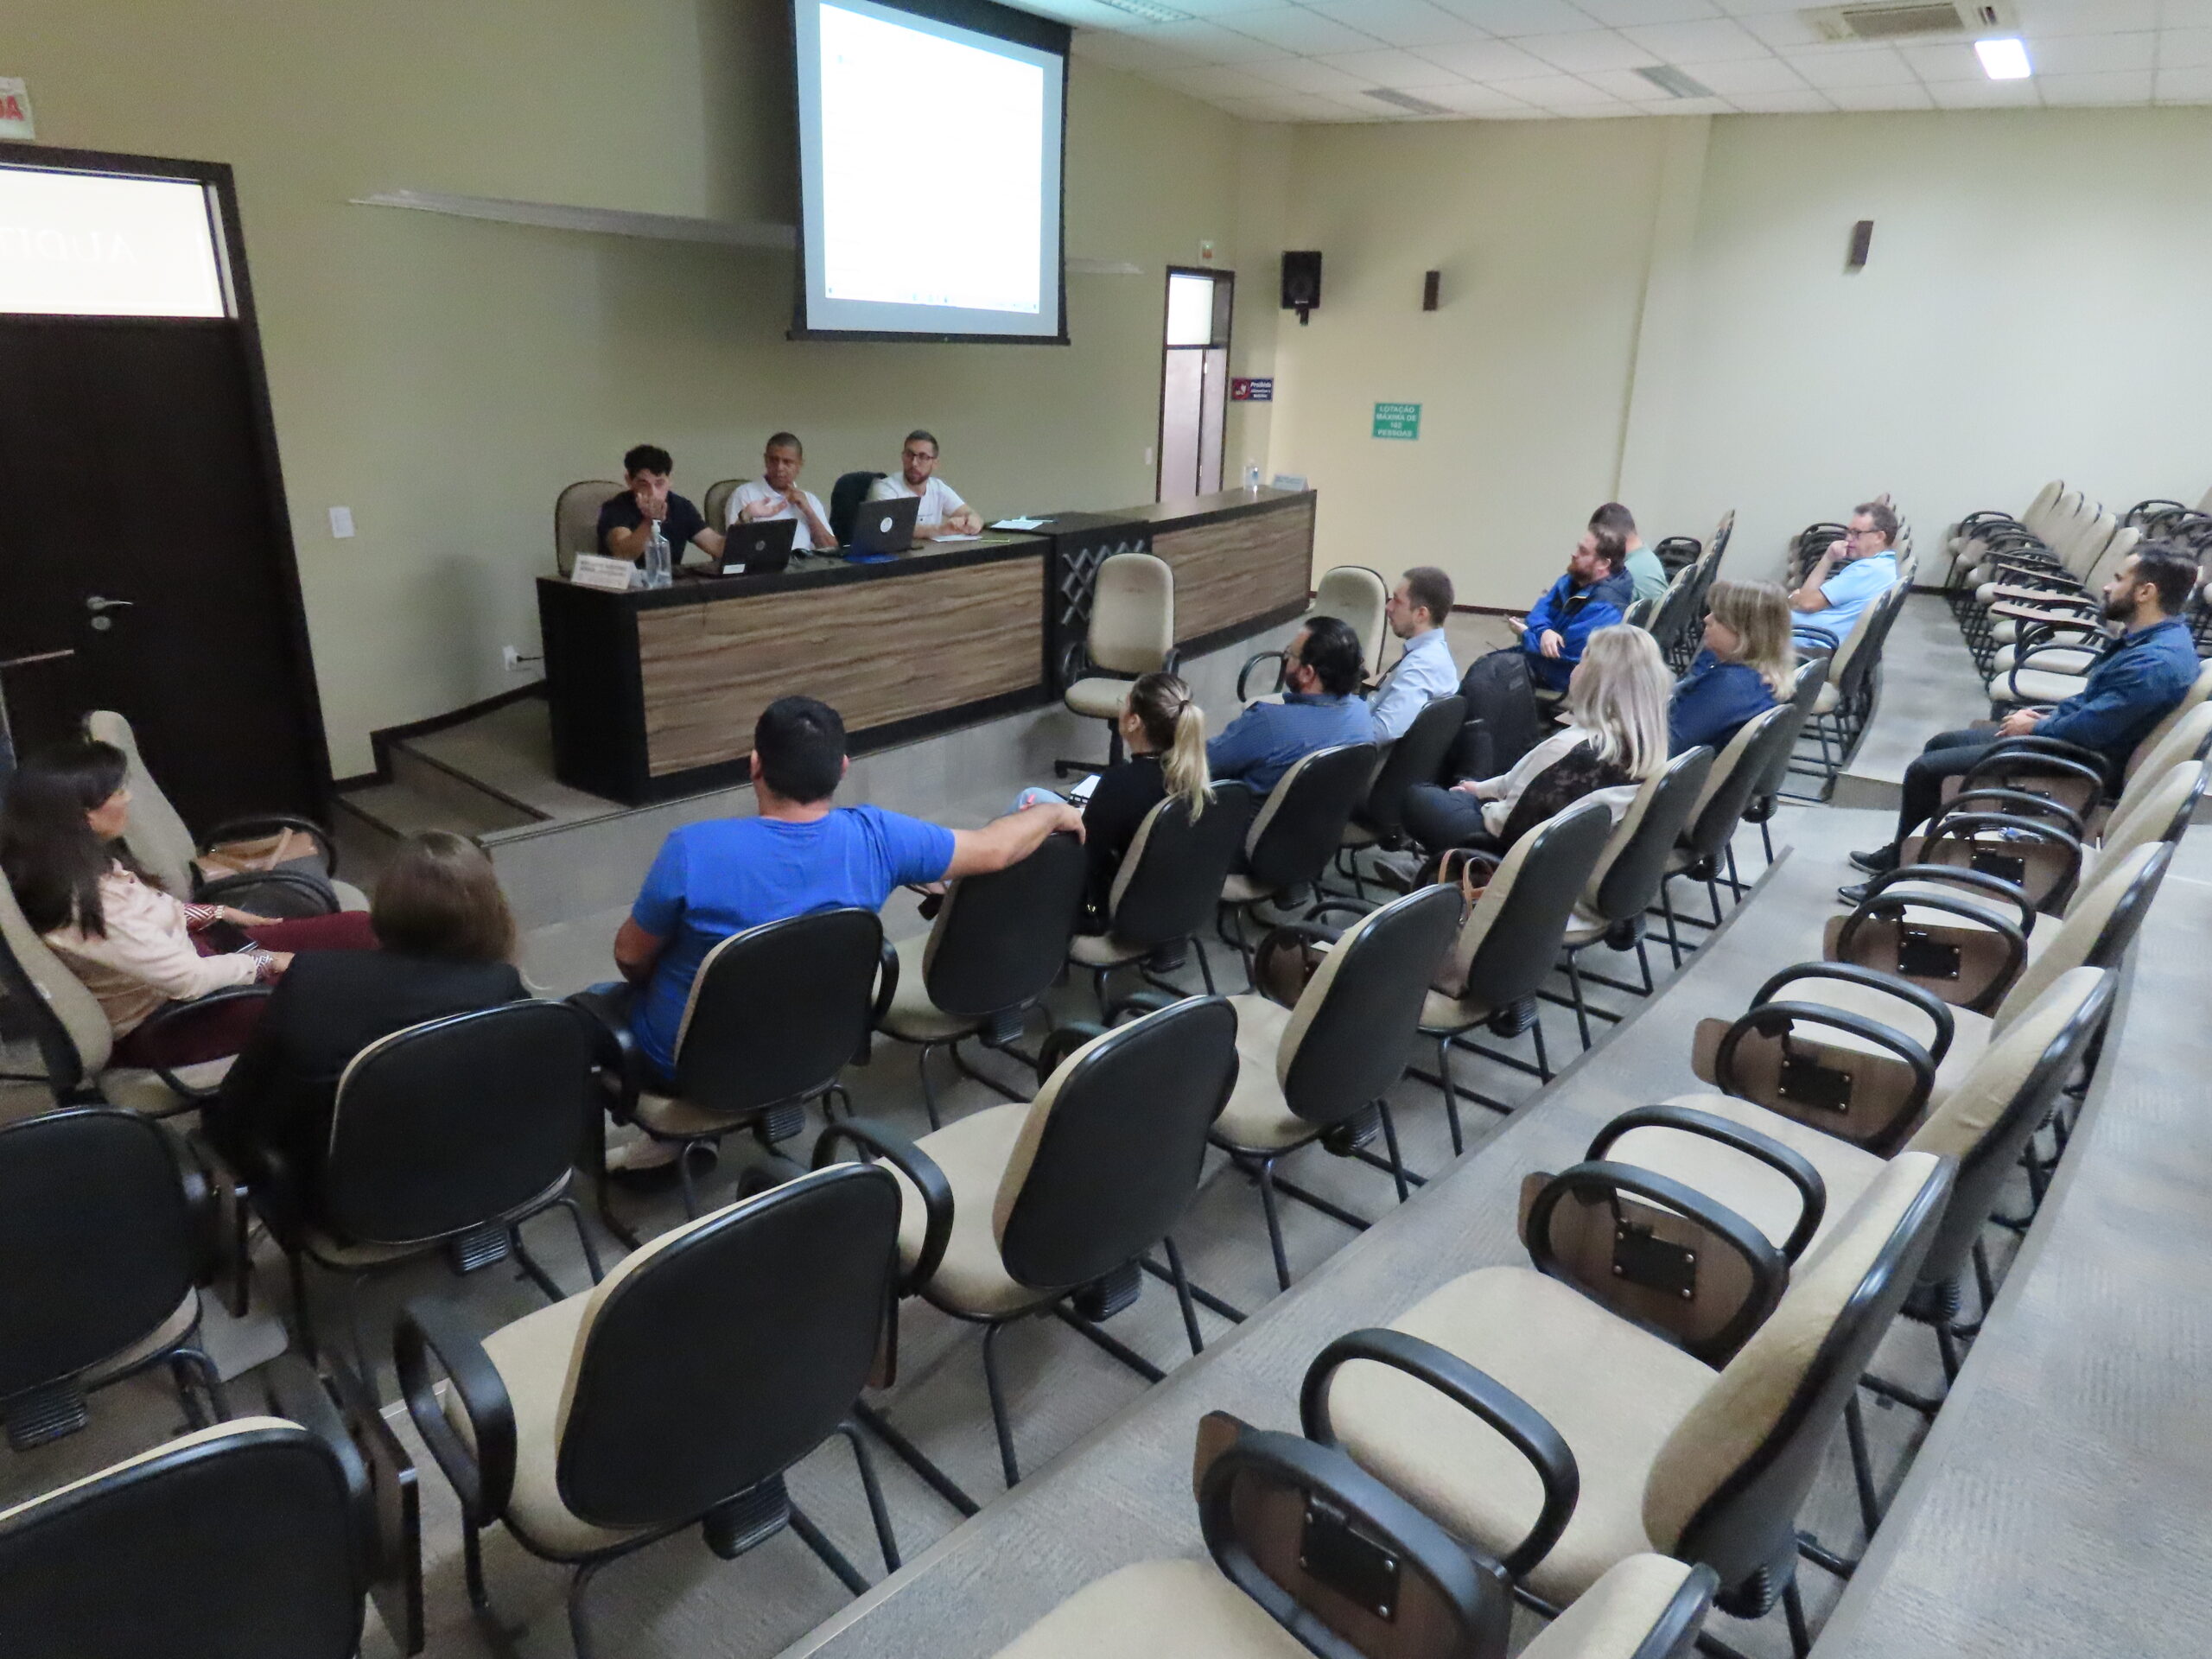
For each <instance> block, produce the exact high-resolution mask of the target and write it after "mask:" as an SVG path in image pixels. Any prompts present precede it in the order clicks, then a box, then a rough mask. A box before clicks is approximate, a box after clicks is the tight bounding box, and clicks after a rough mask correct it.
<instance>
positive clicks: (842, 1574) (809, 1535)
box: [791, 1503, 868, 1596]
mask: <svg viewBox="0 0 2212 1659" xmlns="http://www.w3.org/2000/svg"><path fill="white" fill-rule="evenodd" d="M791 1530H792V1531H793V1532H795V1533H797V1534H798V1535H799V1541H800V1542H802V1543H804V1545H805V1546H806V1547H807V1548H809V1549H810V1550H812V1551H813V1552H814V1553H815V1554H816V1555H817V1557H818V1558H819V1559H820V1560H821V1562H822V1565H823V1566H824V1567H828V1568H829V1570H830V1571H831V1572H832V1573H836V1575H837V1582H838V1583H840V1584H842V1585H843V1586H845V1588H846V1589H848V1590H849V1591H851V1592H853V1593H854V1594H855V1595H856V1596H864V1595H866V1594H867V1593H868V1580H866V1579H865V1578H863V1577H861V1570H860V1568H858V1567H855V1566H854V1565H853V1564H852V1562H850V1561H849V1560H846V1559H845V1552H844V1551H843V1550H842V1549H840V1548H837V1546H836V1545H835V1544H833V1543H831V1542H830V1541H829V1536H828V1535H826V1534H825V1533H823V1530H822V1529H821V1528H819V1527H817V1526H816V1525H815V1524H814V1522H813V1520H812V1519H811V1518H810V1516H808V1515H807V1513H806V1511H805V1510H802V1509H800V1508H799V1506H798V1504H796V1503H794V1504H792V1505H791Z"/></svg>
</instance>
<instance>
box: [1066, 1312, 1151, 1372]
mask: <svg viewBox="0 0 2212 1659" xmlns="http://www.w3.org/2000/svg"><path fill="white" fill-rule="evenodd" d="M1051 1311H1052V1317H1053V1318H1054V1319H1058V1321H1059V1322H1060V1323H1061V1324H1062V1325H1065V1326H1067V1327H1068V1329H1069V1330H1071V1331H1072V1332H1075V1333H1076V1334H1077V1336H1080V1337H1082V1338H1084V1339H1085V1340H1086V1341H1088V1342H1089V1343H1090V1344H1091V1346H1093V1347H1094V1348H1097V1349H1100V1350H1102V1351H1104V1352H1105V1353H1106V1354H1107V1355H1108V1356H1109V1357H1112V1358H1114V1359H1117V1360H1119V1361H1121V1363H1122V1364H1124V1365H1126V1366H1128V1368H1129V1370H1133V1371H1135V1373H1136V1374H1137V1375H1138V1376H1141V1377H1142V1378H1144V1380H1145V1381H1146V1382H1147V1383H1157V1382H1159V1381H1160V1380H1161V1379H1162V1378H1163V1377H1165V1376H1166V1375H1167V1373H1166V1372H1165V1371H1163V1370H1160V1367H1159V1366H1157V1365H1155V1364H1154V1363H1152V1362H1151V1361H1150V1360H1148V1359H1147V1358H1146V1357H1144V1356H1143V1355H1142V1354H1141V1353H1139V1352H1137V1351H1136V1350H1135V1349H1134V1348H1132V1347H1130V1346H1129V1345H1128V1344H1127V1343H1125V1342H1123V1341H1122V1339H1121V1338H1119V1337H1116V1336H1115V1335H1114V1334H1112V1333H1111V1332H1109V1331H1106V1330H1105V1329H1103V1327H1101V1326H1099V1325H1094V1324H1092V1323H1091V1322H1090V1320H1089V1319H1084V1317H1083V1315H1082V1314H1080V1313H1077V1312H1076V1311H1075V1310H1074V1309H1073V1308H1071V1307H1070V1306H1068V1305H1067V1304H1066V1303H1065V1302H1055V1303H1053V1304H1052V1310H1051Z"/></svg>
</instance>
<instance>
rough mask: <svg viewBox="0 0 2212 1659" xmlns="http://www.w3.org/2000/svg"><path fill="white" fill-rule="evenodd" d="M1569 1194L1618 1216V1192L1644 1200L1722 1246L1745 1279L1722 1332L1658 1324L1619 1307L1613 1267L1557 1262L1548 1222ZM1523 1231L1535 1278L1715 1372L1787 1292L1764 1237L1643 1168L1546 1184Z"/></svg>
mask: <svg viewBox="0 0 2212 1659" xmlns="http://www.w3.org/2000/svg"><path fill="white" fill-rule="evenodd" d="M1570 1193H1573V1194H1582V1193H1596V1194H1600V1195H1602V1196H1604V1197H1605V1198H1606V1199H1607V1200H1608V1205H1609V1213H1610V1214H1611V1216H1612V1217H1616V1218H1618V1217H1620V1208H1619V1197H1620V1195H1621V1194H1622V1193H1626V1194H1628V1195H1629V1196H1630V1198H1642V1199H1644V1200H1646V1201H1647V1202H1648V1203H1649V1204H1652V1205H1657V1206H1659V1207H1660V1208H1661V1209H1662V1210H1669V1211H1673V1212H1674V1213H1675V1214H1676V1215H1677V1216H1680V1217H1682V1218H1683V1219H1684V1220H1686V1221H1688V1222H1690V1223H1691V1224H1693V1225H1694V1226H1696V1227H1698V1228H1700V1229H1702V1230H1704V1232H1705V1233H1706V1234H1707V1236H1710V1237H1713V1238H1716V1239H1718V1240H1719V1242H1720V1243H1723V1244H1725V1245H1726V1247H1727V1248H1728V1249H1729V1250H1731V1251H1732V1253H1733V1254H1734V1255H1736V1256H1737V1258H1738V1260H1740V1261H1741V1262H1743V1263H1744V1266H1745V1269H1746V1271H1747V1272H1748V1273H1749V1274H1750V1275H1751V1287H1750V1288H1749V1289H1748V1290H1747V1291H1746V1292H1745V1294H1744V1298H1743V1300H1741V1301H1740V1302H1738V1304H1737V1305H1736V1306H1735V1307H1734V1308H1733V1309H1732V1311H1731V1312H1730V1313H1729V1315H1728V1318H1727V1319H1726V1321H1725V1322H1724V1323H1723V1324H1722V1325H1720V1327H1719V1329H1718V1330H1716V1331H1713V1332H1710V1333H1709V1334H1706V1335H1702V1336H1698V1335H1694V1334H1692V1333H1691V1332H1685V1331H1681V1330H1677V1329H1675V1326H1674V1325H1672V1324H1670V1323H1669V1321H1668V1319H1666V1317H1665V1316H1664V1315H1662V1317H1661V1318H1660V1319H1656V1320H1655V1319H1650V1318H1649V1317H1647V1316H1646V1315H1643V1314H1641V1313H1638V1312H1637V1311H1636V1307H1635V1306H1634V1305H1633V1304H1632V1303H1631V1304H1630V1305H1628V1306H1624V1305H1623V1304H1624V1301H1626V1300H1627V1298H1625V1297H1624V1295H1623V1294H1622V1292H1623V1288H1624V1286H1625V1284H1626V1281H1619V1282H1616V1280H1615V1278H1614V1276H1613V1274H1618V1272H1619V1270H1620V1269H1619V1268H1618V1266H1615V1267H1614V1268H1613V1274H1605V1275H1603V1276H1596V1277H1589V1278H1586V1277H1585V1276H1584V1274H1583V1273H1582V1272H1580V1271H1578V1270H1577V1268H1575V1267H1574V1266H1573V1264H1570V1263H1568V1262H1564V1261H1562V1260H1561V1259H1560V1256H1559V1255H1558V1253H1557V1251H1556V1250H1555V1249H1554V1248H1553V1243H1552V1236H1551V1228H1552V1217H1553V1216H1554V1214H1555V1213H1556V1212H1557V1211H1558V1209H1559V1206H1560V1202H1561V1201H1562V1200H1563V1199H1565V1198H1567V1196H1568V1195H1569V1194H1570ZM1815 1224H1816V1225H1817V1220H1816V1221H1815ZM1797 1230H1799V1231H1803V1232H1804V1233H1805V1234H1806V1236H1808V1237H1810V1236H1811V1234H1810V1231H1809V1230H1808V1229H1806V1228H1805V1226H1804V1224H1803V1222H1802V1220H1801V1221H1800V1222H1799V1224H1798V1229H1797ZM1526 1232H1527V1235H1528V1238H1527V1243H1528V1246H1529V1261H1530V1262H1533V1263H1534V1264H1535V1269H1536V1271H1537V1272H1539V1273H1541V1274H1543V1275H1544V1276H1545V1277H1546V1278H1548V1279H1556V1280H1558V1281H1560V1282H1561V1283H1562V1284H1569V1285H1573V1287H1575V1288H1576V1289H1577V1290H1580V1292H1581V1293H1582V1294H1584V1295H1586V1296H1587V1297H1588V1298H1590V1300H1592V1301H1593V1302H1596V1303H1597V1304H1598V1305H1599V1306H1600V1307H1604V1308H1605V1309H1607V1310H1609V1311H1611V1312H1612V1313H1618V1314H1620V1315H1621V1316H1622V1317H1623V1318H1624V1319H1629V1320H1630V1321H1631V1322H1632V1323H1634V1324H1637V1325H1643V1327H1644V1328H1645V1329H1647V1330H1654V1331H1656V1333H1657V1334H1660V1335H1662V1336H1665V1337H1667V1338H1669V1340H1670V1341H1672V1342H1674V1343H1675V1344H1676V1345H1677V1346H1679V1347H1680V1348H1681V1349H1682V1350H1683V1351H1685V1352H1687V1353H1688V1354H1691V1355H1693V1356H1694V1357H1696V1358H1699V1359H1701V1360H1703V1361H1705V1362H1706V1363H1707V1364H1709V1365H1711V1366H1713V1368H1714V1369H1716V1370H1718V1369H1719V1367H1721V1366H1723V1365H1726V1363H1728V1361H1729V1360H1730V1359H1731V1358H1732V1357H1733V1356H1734V1354H1735V1352H1736V1351H1737V1350H1738V1348H1740V1347H1742V1346H1743V1345H1744V1342H1745V1338H1748V1337H1749V1336H1750V1335H1751V1332H1754V1331H1756V1330H1758V1328H1759V1326H1760V1325H1764V1324H1765V1323H1766V1317H1767V1315H1768V1314H1770V1313H1773V1312H1774V1309H1775V1304H1777V1302H1779V1301H1780V1300H1782V1294H1783V1292H1784V1291H1785V1290H1787V1289H1789V1262H1788V1260H1786V1259H1785V1258H1784V1257H1783V1254H1782V1252H1781V1251H1779V1250H1777V1249H1775V1247H1774V1243H1773V1241H1772V1240H1771V1239H1770V1238H1768V1237H1767V1236H1766V1235H1765V1234H1764V1233H1763V1232H1761V1231H1760V1230H1758V1228H1757V1227H1754V1226H1753V1225H1752V1224H1751V1223H1750V1222H1748V1221H1746V1220H1745V1219H1744V1217H1741V1216H1739V1215H1738V1214H1737V1213H1736V1212H1735V1211H1733V1210H1731V1209H1730V1208H1729V1207H1728V1206H1727V1205H1725V1204H1723V1203H1721V1202H1720V1200H1719V1199H1718V1198H1714V1197H1713V1195H1712V1194H1710V1193H1707V1192H1699V1191H1698V1190H1697V1189H1695V1188H1694V1187H1690V1186H1686V1185H1683V1184H1682V1183H1681V1182H1680V1181H1677V1180H1674V1179H1670V1178H1669V1177H1668V1176H1665V1175H1662V1174H1660V1173H1658V1172H1657V1171H1656V1170H1649V1169H1640V1168H1638V1167H1637V1166H1635V1165H1632V1164H1614V1163H1605V1162H1598V1163H1584V1164H1577V1165H1576V1166H1574V1167H1573V1168H1572V1169H1568V1170H1563V1171H1561V1172H1560V1173H1559V1174H1557V1175H1554V1176H1553V1177H1552V1178H1551V1179H1549V1180H1548V1181H1546V1182H1545V1183H1544V1185H1543V1189H1542V1191H1541V1192H1538V1193H1537V1194H1536V1198H1535V1203H1534V1204H1533V1205H1530V1206H1529V1219H1528V1224H1527V1227H1526ZM1793 1236H1794V1235H1793ZM1670 1294H1671V1293H1670ZM1681 1294H1682V1295H1683V1296H1684V1297H1688V1296H1689V1295H1690V1294H1692V1293H1690V1292H1688V1291H1684V1292H1682V1293H1681ZM1647 1306H1648V1304H1647Z"/></svg>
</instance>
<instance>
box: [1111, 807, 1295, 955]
mask: <svg viewBox="0 0 2212 1659" xmlns="http://www.w3.org/2000/svg"><path fill="white" fill-rule="evenodd" d="M1257 807H1258V803H1257V802H1256V801H1255V800H1254V799H1253V798H1252V791H1250V790H1249V789H1247V788H1246V787H1245V786H1244V785H1242V784H1240V783H1236V782H1233V781H1232V782H1230V783H1225V784H1216V785H1214V787H1213V799H1212V800H1211V802H1209V803H1208V804H1207V805H1206V808H1205V810H1204V811H1203V812H1201V813H1199V814H1198V817H1197V818H1196V819H1193V818H1192V817H1191V815H1190V811H1189V810H1188V809H1187V808H1185V805H1184V804H1183V803H1182V802H1181V801H1180V800H1179V799H1178V798H1176V797H1174V796H1173V795H1171V796H1169V797H1168V798H1166V800H1164V801H1162V802H1160V804H1159V805H1158V806H1155V807H1154V808H1153V809H1152V810H1151V811H1150V812H1148V813H1147V814H1146V815H1145V820H1144V822H1143V823H1141V824H1139V825H1138V826H1137V833H1136V835H1135V837H1133V838H1132V839H1131V841H1130V842H1129V849H1128V853H1127V854H1126V855H1124V856H1123V857H1122V868H1121V870H1120V871H1119V872H1118V873H1117V874H1116V876H1115V879H1114V891H1113V917H1112V920H1111V924H1110V925H1109V929H1108V931H1109V932H1111V933H1112V934H1113V936H1114V937H1115V938H1117V939H1120V940H1122V942H1123V943H1125V944H1134V945H1145V946H1150V945H1155V944H1168V943H1169V942H1171V941H1173V940H1175V939H1186V938H1190V937H1191V936H1192V934H1194V933H1197V932H1198V931H1200V930H1202V929H1203V928H1204V927H1205V925H1206V923H1207V922H1208V921H1209V920H1211V918H1212V916H1213V912H1214V906H1215V904H1216V903H1217V901H1218V900H1219V899H1220V898H1221V884H1222V882H1223V880H1224V879H1225V878H1226V877H1227V876H1228V874H1229V868H1230V865H1231V864H1233V863H1235V862H1236V855H1237V853H1238V851H1239V850H1240V849H1242V848H1243V845H1244V834H1245V831H1246V830H1247V829H1249V828H1250V827H1251V823H1252V814H1253V812H1254V811H1255V810H1257Z"/></svg>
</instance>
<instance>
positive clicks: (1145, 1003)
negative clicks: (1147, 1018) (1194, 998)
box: [1106, 991, 1185, 1026]
mask: <svg viewBox="0 0 2212 1659" xmlns="http://www.w3.org/2000/svg"><path fill="white" fill-rule="evenodd" d="M1180 1001H1185V999H1184V998H1182V997H1179V996H1175V995H1171V994H1170V993H1168V992H1166V991H1132V992H1130V993H1129V995H1127V996H1125V997H1122V998H1121V999H1120V1000H1119V1001H1116V1003H1115V1004H1114V1006H1113V1007H1110V1008H1109V1009H1107V1010H1106V1023H1107V1024H1108V1025H1109V1026H1118V1025H1120V1024H1121V1023H1122V1015H1123V1014H1129V1013H1132V1012H1134V1013H1136V1014H1158V1013H1159V1012H1160V1010H1161V1009H1163V1008H1172V1007H1174V1006H1175V1005H1176V1004H1177V1003H1178V1002H1180Z"/></svg>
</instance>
